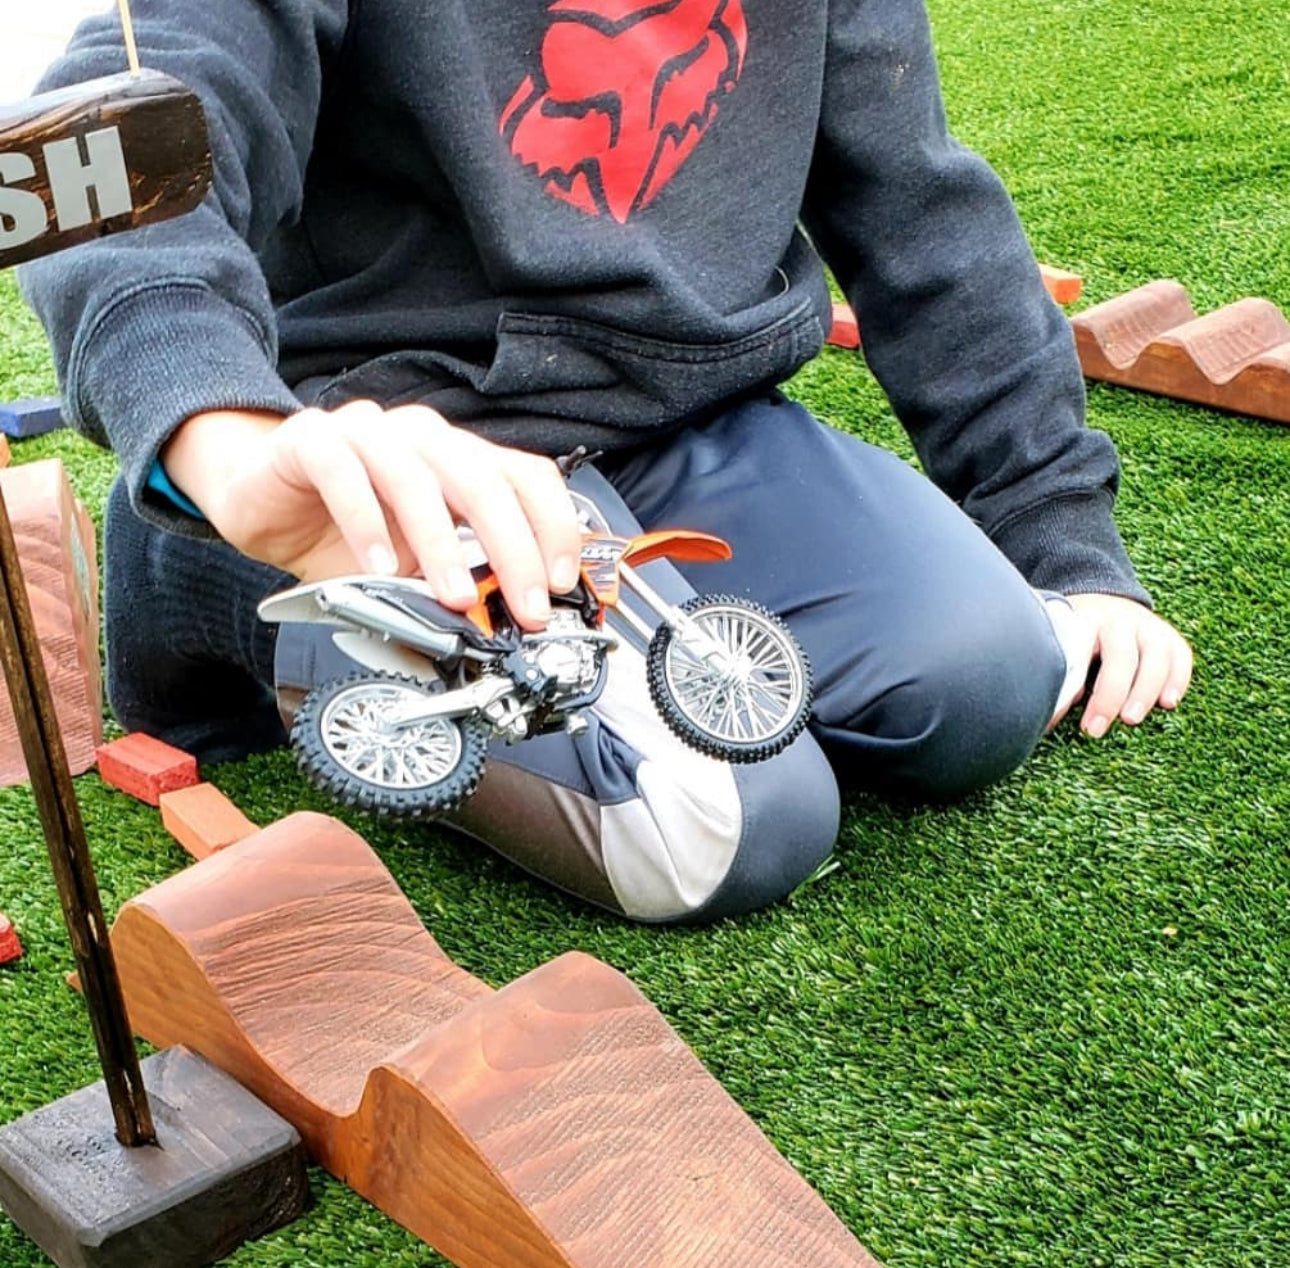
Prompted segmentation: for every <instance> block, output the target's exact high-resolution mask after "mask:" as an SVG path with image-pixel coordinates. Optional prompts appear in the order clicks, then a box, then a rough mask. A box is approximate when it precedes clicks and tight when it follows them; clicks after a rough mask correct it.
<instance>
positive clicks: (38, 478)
mask: <svg viewBox="0 0 1290 1268" xmlns="http://www.w3.org/2000/svg"><path fill="white" fill-rule="evenodd" d="M0 488H3V490H4V497H5V502H6V503H7V504H8V507H9V518H10V519H11V521H12V522H13V532H14V540H15V542H16V544H17V547H18V556H19V559H20V561H21V563H22V573H23V579H24V581H25V582H26V585H27V595H28V598H29V599H30V601H31V612H32V618H33V620H34V621H35V625H36V633H37V635H38V636H39V638H40V644H41V648H42V649H43V651H44V658H45V672H46V674H47V675H48V677H49V686H50V690H51V691H52V693H53V697H54V708H55V712H56V713H57V715H58V725H59V729H60V730H61V732H62V736H63V747H64V749H65V750H66V753H67V762H68V766H69V767H70V768H71V771H72V774H73V775H79V774H80V773H81V772H82V771H87V770H89V768H90V767H91V766H93V765H94V750H95V749H96V748H97V747H98V745H99V744H100V743H101V742H102V739H103V683H102V677H101V674H100V671H99V604H98V569H97V565H96V563H95V541H94V526H93V524H92V522H91V521H90V518H89V515H88V514H87V513H86V511H85V508H84V507H83V506H81V505H80V503H78V502H77V501H76V499H75V497H73V495H72V489H71V486H70V485H69V484H68V482H67V473H66V472H65V471H64V470H63V464H62V463H61V462H60V461H59V460H58V459H57V458H48V459H45V460H44V461H42V462H29V463H22V464H21V465H19V466H16V467H9V468H7V469H6V470H3V471H0ZM26 778H27V764H26V761H25V760H24V759H23V755H22V745H21V743H20V742H19V739H18V729H17V725H16V723H15V721H14V716H13V708H12V706H11V705H10V703H9V694H8V691H7V690H6V689H5V688H4V686H3V684H2V683H0V785H9V784H18V783H21V782H22V781H23V780H25V779H26Z"/></svg>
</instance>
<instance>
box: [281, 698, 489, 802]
mask: <svg viewBox="0 0 1290 1268" xmlns="http://www.w3.org/2000/svg"><path fill="white" fill-rule="evenodd" d="M434 696H435V692H434V691H433V689H432V688H430V687H429V686H427V685H426V684H424V683H422V682H419V681H418V680H417V679H415V678H409V677H405V676H396V675H393V674H376V675H373V674H365V673H356V674H351V675H349V676H348V677H345V678H333V679H331V680H330V681H328V682H325V683H323V684H322V685H321V686H319V687H316V688H315V689H314V690H313V691H311V692H310V693H309V695H308V696H306V697H305V700H304V702H303V703H302V704H301V706H300V709H299V710H298V712H297V713H296V718H295V723H294V725H293V726H292V728H291V742H292V744H293V745H294V746H295V749H296V755H297V757H298V759H299V761H300V766H301V768H302V769H303V770H304V772H305V775H306V776H307V777H308V778H309V780H310V781H311V782H312V783H314V784H315V785H317V787H319V788H321V789H322V790H323V791H324V792H326V793H328V794H329V795H330V796H332V797H335V798H336V799H337V800H338V801H340V802H342V803H343V804H345V805H348V806H354V807H356V808H357V809H360V810H366V811H370V812H372V813H375V814H380V815H386V816H389V817H391V818H400V819H428V818H433V817H434V816H436V815H442V814H447V813H448V812H449V811H451V810H455V809H456V808H457V807H458V806H459V805H461V803H462V802H463V801H465V800H466V798H467V797H469V796H470V794H471V793H473V792H474V791H475V788H476V787H477V785H478V784H479V780H480V777H481V776H482V774H483V771H484V759H485V757H486V756H487V751H488V739H489V734H490V732H489V729H488V726H487V724H486V723H485V722H484V721H483V720H482V719H480V718H472V717H466V718H449V717H438V718H429V719H427V720H426V721H423V722H418V723H415V724H414V725H412V726H406V727H399V726H397V725H396V724H397V722H398V721H399V720H400V719H401V718H403V717H406V716H408V715H409V714H411V713H414V712H416V711H417V710H418V709H422V708H424V707H425V705H426V703H427V701H429V700H432V699H434Z"/></svg>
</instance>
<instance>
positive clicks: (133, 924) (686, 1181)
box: [112, 814, 874, 1268]
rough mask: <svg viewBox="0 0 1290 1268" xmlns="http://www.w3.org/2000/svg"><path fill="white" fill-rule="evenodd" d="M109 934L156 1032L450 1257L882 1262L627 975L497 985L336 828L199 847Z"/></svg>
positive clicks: (144, 1017)
mask: <svg viewBox="0 0 1290 1268" xmlns="http://www.w3.org/2000/svg"><path fill="white" fill-rule="evenodd" d="M340 931H343V937H342V936H340ZM112 943H113V947H114V949H115V951H116V954H117V957H118V962H119V963H120V965H121V971H122V975H123V979H124V981H125V983H126V996H127V1000H128V1003H129V1008H130V1015H131V1018H132V1020H133V1023H134V1025H135V1026H136V1027H137V1029H138V1030H139V1032H140V1033H141V1034H143V1035H145V1036H146V1037H147V1038H149V1039H150V1040H151V1041H152V1042H154V1043H162V1044H164V1043H173V1042H183V1043H185V1044H188V1045H190V1046H192V1047H193V1048H195V1049H196V1050H198V1051H201V1052H203V1053H205V1054H206V1055H207V1056H208V1057H209V1058H210V1059H211V1060H212V1061H215V1062H216V1063H218V1064H219V1065H221V1066H222V1067H223V1068H224V1069H226V1070H228V1071H229V1072H230V1073H231V1074H233V1075H234V1076H235V1077H236V1078H237V1079H238V1080H239V1081H240V1082H242V1083H243V1084H244V1085H245V1086H247V1087H249V1088H251V1089H252V1090H254V1091H255V1092H256V1094H257V1095H259V1096H260V1097H261V1098H262V1099H264V1100H265V1101H266V1102H268V1103H269V1104H270V1105H272V1106H274V1107H275V1108H276V1109H277V1110H278V1111H279V1112H280V1113H282V1114H283V1116H284V1117H286V1118H287V1119H289V1120H290V1121H291V1122H293V1123H294V1124H295V1125H296V1126H297V1127H298V1128H299V1130H300V1132H301V1134H302V1136H304V1138H305V1140H306V1142H307V1144H308V1146H309V1148H310V1150H311V1152H312V1153H313V1154H314V1156H315V1157H316V1158H317V1159H318V1161H319V1162H321V1163H322V1165H323V1166H325V1167H327V1168H328V1169H329V1170H331V1171H332V1172H333V1173H335V1174H336V1175H338V1176H340V1177H341V1178H343V1179H344V1180H345V1181H346V1182H347V1183H349V1184H351V1185H352V1186H353V1187H354V1188H355V1189H356V1190H357V1191H358V1192H359V1193H361V1194H362V1195H363V1196H365V1197H366V1198H368V1199H369V1200H370V1201H372V1202H373V1203H375V1204H376V1205H377V1206H379V1207H380V1208H381V1209H382V1210H384V1211H386V1212H387V1213H388V1214H390V1215H391V1216H393V1218H395V1219H396V1220H398V1221H399V1222H400V1223H402V1224H404V1225H405V1226H406V1227H408V1228H410V1229H412V1230H413V1231H414V1232H415V1233H417V1234H418V1235H419V1236H421V1237H422V1238H424V1239H425V1240H426V1241H427V1242H429V1243H430V1244H431V1245H432V1246H434V1247H435V1248H436V1249H438V1250H440V1251H441V1252H442V1253H444V1254H445V1255H447V1256H448V1257H449V1258H451V1259H452V1261H453V1262H454V1263H455V1264H457V1265H459V1268H623V1266H624V1265H637V1264H639V1265H642V1266H643V1265H667V1268H712V1266H713V1265H718V1264H720V1265H726V1264H731V1265H734V1264H737V1265H739V1268H790V1265H791V1266H792V1268H797V1266H798V1265H801V1264H809V1265H811V1268H844V1266H848V1268H873V1265H874V1261H873V1259H872V1258H871V1257H870V1256H869V1255H868V1253H867V1252H866V1251H865V1250H864V1248H863V1247H862V1246H861V1245H860V1243H859V1242H858V1241H856V1239H855V1238H854V1237H853V1236H852V1234H851V1233H850V1232H849V1231H848V1230H847V1229H846V1228H845V1227H844V1226H843V1225H842V1224H841V1222H840V1221H839V1220H838V1219H837V1217H836V1216H835V1215H834V1214H833V1213H832V1212H831V1211H830V1210H829V1209H828V1207H827V1206H826V1205H825V1204H824V1202H823V1201H822V1200H821V1199H820V1198H819V1196H818V1195H817V1194H816V1193H814V1192H813V1191H812V1190H811V1189H810V1187H809V1186H808V1185H807V1184H806V1183H805V1181H803V1180H802V1178H801V1177H800V1176H798V1175H797V1174H796V1173H795V1172H794V1171H793V1170H792V1169H791V1168H790V1167H789V1165H788V1164H787V1163H786V1162H785V1161H784V1160H783V1158H781V1157H780V1156H779V1154H778V1153H777V1152H776V1151H775V1150H774V1148H773V1146H772V1145H771V1144H770V1143H769V1142H768V1141H767V1140H766V1139H765V1137H764V1136H763V1135H762V1134H761V1132H760V1131H759V1130H758V1128H757V1127H756V1126H755V1124H754V1123H753V1122H752V1121H751V1120H750V1119H749V1118H748V1117H747V1115H746V1114H744V1112H743V1111H742V1110H741V1109H740V1108H739V1107H738V1106H737V1105H736V1104H735V1103H734V1101H733V1100H731V1099H730V1097H729V1096H728V1095H727V1094H726V1093H725V1092H724V1091H723V1090H722V1089H721V1087H720V1086H719V1085H718V1084H717V1083H716V1081H715V1080H714V1079H713V1078H712V1076H711V1075H710V1074H709V1073H708V1072H707V1071H706V1070H704V1068H703V1067H702V1065H701V1064H700V1063H699V1061H698V1060H697V1058H695V1056H694V1055H693V1054H692V1053H691V1052H690V1051H689V1050H688V1049H687V1048H686V1047H685V1044H684V1043H683V1042H682V1040H681V1039H680V1038H679V1036H677V1034H676V1033H675V1032H674V1031H673V1030H672V1029H671V1027H669V1026H668V1024H667V1022H666V1021H665V1020H664V1019H663V1017H662V1016H661V1015H660V1014H659V1013H658V1011H657V1010H656V1009H654V1008H653V1006H652V1005H650V1004H649V1002H648V1001H647V1000H646V999H645V998H644V997H643V996H642V995H641V994H640V992H639V991H637V990H636V988H635V987H633V986H632V985H631V983H630V982H629V981H627V979H626V978H624V977H623V976H622V975H621V974H619V973H618V972H616V971H615V970H613V969H611V968H609V967H607V966H606V965H603V964H600V963H598V962H597V961H595V960H593V959H591V958H590V957H588V956H584V955H580V954H572V955H569V956H564V957H561V958H560V959H558V960H555V961H553V962H552V963H550V964H547V965H543V966H542V967H541V968H539V969H537V970H535V971H534V972H533V973H531V974H528V975H527V976H526V977H524V978H521V979H520V980H519V981H517V982H515V983H512V984H511V985H510V986H506V987H504V988H503V989H501V990H500V991H497V992H493V991H492V990H490V989H489V987H487V986H486V985H485V984H484V983H482V982H480V981H478V980H477V979H475V978H473V977H471V976H470V975H469V974H468V973H466V972H465V971H464V970H463V969H461V968H459V967H458V966H457V965H455V964H453V963H452V961H450V960H449V959H448V958H447V957H446V956H445V955H444V954H443V952H442V951H441V950H440V948H439V947H438V945H437V944H436V943H435V941H434V939H433V938H432V937H431V936H430V934H429V933H427V932H426V930H425V929H424V928H423V927H422V925H421V923H420V921H419V920H418V919H417V917H416V914H415V913H414V912H413V911H412V908H411V907H410V906H409V904H408V902H407V900H406V899H405V898H404V897H403V895H402V894H401V893H400V891H399V890H398V887H397V886H396V885H395V884H394V882H393V880H392V879H391V878H390V876H389V874H388V872H386V871H385V869H384V867H383V866H382V864H381V863H380V861H379V859H377V858H376V856H375V854H374V853H373V852H372V851H371V849H370V848H369V847H368V846H367V844H366V843H365V842H364V841H363V840H362V839H361V838H360V837H358V836H357V835H356V834H355V833H353V832H352V831H351V830H350V829H348V828H346V827H345V826H344V825H343V824H341V823H339V822H337V821H336V820H333V819H329V818H326V817H325V816H322V815H316V814H297V815H292V816H290V817H289V818H287V819H284V820H282V821H281V822H279V823H276V824H274V825H273V826H272V827H269V828H266V829H264V830H263V831H261V832H259V833H257V834H256V835H254V836H252V837H248V838H247V839H246V840H244V841H241V842H239V843H237V844H236V845H232V846H230V847H229V848H228V849H226V850H223V851H221V852H220V853H218V854H215V855H212V856H211V857H210V858H209V859H207V860H206V861H205V862H202V863H197V864H195V865H194V866H192V867H190V868H188V869H186V870H185V871H184V872H182V873H180V874H179V875H177V876H174V877H172V878H170V879H169V880H167V881H165V882H163V883H162V884H161V885H158V886H156V887H154V888H153V889H151V890H149V891H147V892H146V893H144V894H141V895H140V896H139V897H138V898H136V899H134V900H132V901H131V902H129V903H127V904H126V905H125V907H124V908H123V909H122V911H121V914H120V916H119V917H118V919H117V922H116V925H115V927H114V929H113V934H112Z"/></svg>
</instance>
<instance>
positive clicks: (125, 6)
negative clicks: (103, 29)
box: [117, 0, 139, 75]
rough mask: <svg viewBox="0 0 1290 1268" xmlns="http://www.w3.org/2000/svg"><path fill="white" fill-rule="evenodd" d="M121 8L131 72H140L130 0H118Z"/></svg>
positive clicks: (126, 53)
mask: <svg viewBox="0 0 1290 1268" xmlns="http://www.w3.org/2000/svg"><path fill="white" fill-rule="evenodd" d="M117 8H118V9H120V10H121V30H122V32H123V33H124V34H125V55H126V57H128V58H129V59H130V74H132V75H137V74H138V73H139V46H138V45H137V44H136V43H135V40H134V18H133V16H132V15H131V13H130V0H117Z"/></svg>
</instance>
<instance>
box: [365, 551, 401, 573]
mask: <svg viewBox="0 0 1290 1268" xmlns="http://www.w3.org/2000/svg"><path fill="white" fill-rule="evenodd" d="M367 570H368V572H377V573H380V574H381V575H382V576H393V575H394V574H395V573H396V572H398V570H399V561H398V559H396V558H395V555H394V552H393V551H392V550H391V549H390V548H389V547H388V546H373V547H372V549H371V550H369V551H368V552H367Z"/></svg>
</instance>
